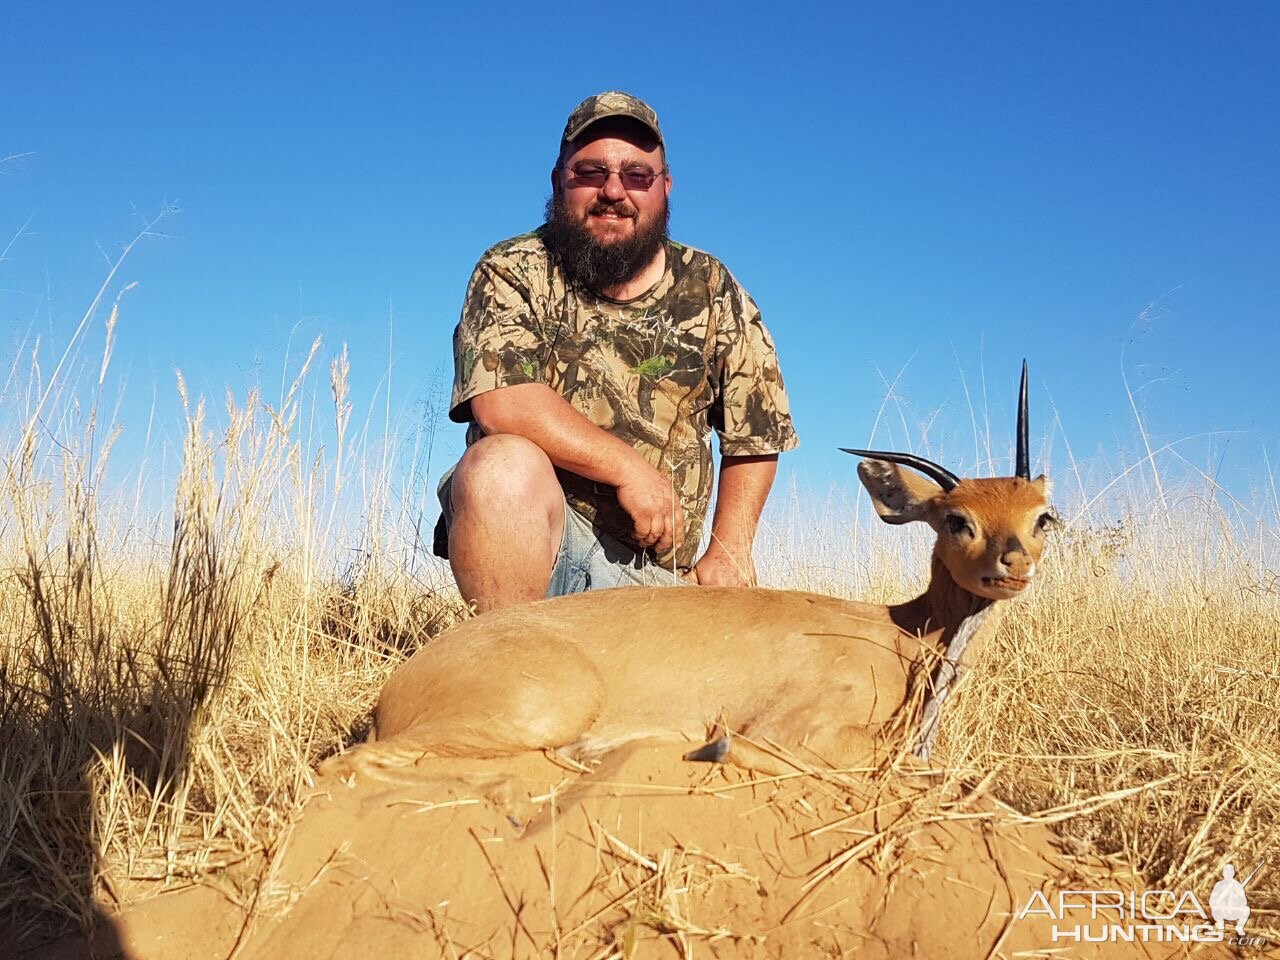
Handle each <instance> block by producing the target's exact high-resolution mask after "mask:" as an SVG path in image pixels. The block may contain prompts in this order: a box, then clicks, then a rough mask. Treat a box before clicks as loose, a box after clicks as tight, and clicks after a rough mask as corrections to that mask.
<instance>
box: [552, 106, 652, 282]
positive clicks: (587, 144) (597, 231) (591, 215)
mask: <svg viewBox="0 0 1280 960" xmlns="http://www.w3.org/2000/svg"><path fill="white" fill-rule="evenodd" d="M602 174H604V175H605V179H604V182H603V183H592V182H588V181H591V180H592V177H593V175H594V177H595V178H596V179H598V178H599V177H600V176H601V175H602ZM645 174H656V176H655V177H654V179H653V181H652V183H651V184H650V185H649V187H648V189H641V188H640V187H639V186H638V181H640V180H643V179H645V177H644V175H645ZM551 188H552V194H551V198H550V200H549V201H548V203H547V223H548V228H549V233H548V238H549V240H550V241H551V243H552V245H553V246H554V247H555V248H556V252H557V254H558V255H559V256H560V258H561V261H562V263H563V265H564V267H565V269H566V270H567V271H568V272H569V274H570V276H571V278H572V279H574V280H575V281H577V282H579V283H582V284H584V285H586V286H588V287H591V288H593V289H601V288H603V287H608V286H612V285H615V284H618V283H621V282H624V281H626V280H629V279H631V278H632V277H634V276H635V275H636V274H638V273H639V272H640V271H641V270H643V269H644V268H645V267H646V266H648V265H649V263H651V262H652V261H653V259H654V257H655V256H656V255H657V253H658V250H659V249H660V248H661V246H662V244H663V243H664V242H665V241H666V237H667V213H668V210H667V195H668V194H669V193H670V191H671V176H670V174H669V173H667V172H665V171H664V169H663V152H662V147H661V146H659V145H658V144H657V142H656V141H654V140H653V138H652V136H651V135H649V134H648V132H647V131H645V130H644V128H643V127H640V126H639V125H638V124H635V123H633V122H630V121H625V120H623V121H616V122H615V121H613V120H602V121H600V122H598V123H595V124H593V125H592V126H591V127H590V128H589V129H588V130H587V131H586V134H585V136H584V137H582V138H580V139H579V140H577V141H574V142H573V143H572V144H570V145H569V146H568V147H566V148H565V150H564V152H563V154H562V159H561V162H560V164H559V165H558V166H557V167H556V169H555V170H553V171H552V174H551Z"/></svg>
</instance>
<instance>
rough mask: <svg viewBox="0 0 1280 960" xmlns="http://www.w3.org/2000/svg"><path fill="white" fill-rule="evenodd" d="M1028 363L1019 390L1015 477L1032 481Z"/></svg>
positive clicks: (1024, 364) (1023, 371)
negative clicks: (1028, 439)
mask: <svg viewBox="0 0 1280 960" xmlns="http://www.w3.org/2000/svg"><path fill="white" fill-rule="evenodd" d="M1029 447H1030V444H1029V443H1027V361H1026V360H1025V359H1024V360H1023V361H1022V385H1021V386H1020V387H1019V388H1018V466H1017V470H1016V471H1015V475H1016V476H1019V477H1021V478H1022V479H1023V480H1030V479H1031V462H1030V457H1029V456H1028V454H1027V450H1028V448H1029Z"/></svg>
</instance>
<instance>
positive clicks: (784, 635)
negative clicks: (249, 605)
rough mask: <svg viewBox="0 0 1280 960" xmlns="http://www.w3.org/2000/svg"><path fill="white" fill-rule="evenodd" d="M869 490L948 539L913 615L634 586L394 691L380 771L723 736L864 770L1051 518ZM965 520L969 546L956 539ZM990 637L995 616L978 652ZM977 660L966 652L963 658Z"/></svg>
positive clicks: (505, 633)
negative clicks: (412, 763)
mask: <svg viewBox="0 0 1280 960" xmlns="http://www.w3.org/2000/svg"><path fill="white" fill-rule="evenodd" d="M859 475H860V476H861V477H862V480H863V483H864V485H865V486H866V487H867V489H868V491H869V492H870V493H871V494H872V498H873V500H874V501H875V503H876V508H877V510H878V511H880V513H881V516H883V517H884V518H885V519H886V520H887V521H888V522H897V523H900V522H906V521H908V520H921V521H923V522H926V523H929V524H930V526H932V527H933V528H934V529H935V530H936V531H937V532H938V541H937V545H936V547H935V550H934V561H933V575H932V578H931V581H930V584H929V587H928V589H927V590H926V591H925V593H923V594H922V595H921V596H919V597H917V598H915V599H914V600H911V601H908V602H906V603H903V604H898V605H896V606H880V605H875V604H867V603H857V602H853V601H846V600H839V599H835V598H832V597H826V596H820V595H817V594H812V593H801V592H796V591H783V590H765V589H745V588H743V589H738V588H726V587H698V588H664V589H648V588H641V587H637V588H629V589H620V590H606V591H598V592H593V593H585V594H578V595H575V596H569V597H559V598H556V599H554V600H544V601H539V602H537V603H531V604H526V605H523V606H519V607H515V608H510V609H506V610H501V611H496V612H493V613H488V614H485V615H484V616H481V617H477V618H475V619H472V620H468V621H465V622H463V623H461V624H459V625H457V626H456V627H454V628H453V629H451V630H449V631H447V632H446V633H445V634H443V635H441V636H440V637H438V638H436V639H435V640H433V641H432V642H431V643H429V644H427V645H426V646H425V647H423V648H422V649H421V650H420V651H419V652H418V653H417V654H415V655H414V656H413V657H412V658H411V659H410V660H409V661H408V662H406V663H405V664H404V665H403V666H402V667H401V668H400V669H399V670H397V671H396V673H395V674H394V675H393V676H392V677H391V679H390V680H389V681H388V682H387V684H386V687H385V688H384V689H383V691H382V696H381V698H380V700H379V702H378V707H377V713H376V726H377V736H378V739H379V741H380V742H379V744H378V745H377V747H378V748H384V750H385V752H384V753H383V754H382V755H383V756H384V757H385V758H387V760H388V762H395V761H394V760H393V759H392V758H393V757H394V756H399V757H405V756H410V757H412V756H415V755H422V754H427V755H434V756H473V757H488V756H502V755H507V754H514V753H519V752H523V751H527V750H539V749H542V750H557V751H560V752H561V753H563V754H564V755H566V756H577V757H590V756H592V755H598V754H601V753H604V752H607V751H608V750H611V749H613V748H614V747H617V746H618V745H620V744H622V743H626V742H628V741H632V740H638V739H643V738H649V737H655V736H656V737H666V738H670V739H673V740H684V741H688V742H691V743H696V742H699V741H702V740H704V739H706V738H707V737H709V736H710V735H712V733H713V732H714V731H715V730H716V728H717V724H718V723H722V724H723V726H724V727H726V728H728V729H729V730H731V731H734V732H735V733H738V734H742V735H744V736H745V737H746V738H747V739H749V740H750V741H754V743H755V744H757V745H760V746H766V747H767V746H769V745H775V744H776V745H778V746H780V747H782V748H784V749H785V750H790V751H795V752H797V753H798V755H799V756H800V757H801V758H804V759H811V760H812V759H818V760H823V761H826V762H830V763H832V764H835V765H853V764H856V763H860V762H865V761H866V760H867V757H868V753H869V751H870V746H871V744H872V743H873V738H874V736H875V735H876V734H877V733H878V732H881V731H882V730H883V729H885V727H886V724H887V723H888V722H889V721H890V720H892V719H894V717H895V714H897V713H898V711H899V710H900V708H901V707H902V706H903V704H904V702H905V701H906V700H907V698H908V688H909V685H910V683H911V679H912V676H913V672H914V668H915V666H916V665H917V664H919V663H921V661H922V660H924V659H926V658H927V657H928V656H929V655H930V654H935V653H940V652H945V648H946V644H947V642H948V641H949V639H950V636H951V634H952V633H953V632H954V631H955V630H956V628H957V627H958V626H959V625H960V623H961V621H963V620H964V618H965V617H968V616H970V615H972V614H973V613H975V612H977V611H979V610H982V609H984V608H985V607H987V606H989V605H990V604H991V603H992V602H993V601H995V600H999V599H1003V598H1005V597H1008V596H1013V595H1015V594H1016V593H1018V592H1020V591H1021V589H1023V588H1024V587H1025V584H1023V586H1020V587H1017V588H1016V589H1015V588H1013V587H1011V586H1009V585H1008V583H1009V581H1008V580H1007V578H1009V577H1012V578H1015V580H1030V579H1031V578H1032V577H1034V567H1035V564H1036V563H1038V561H1039V559H1040V555H1041V552H1042V551H1043V548H1044V529H1043V528H1044V527H1045V526H1046V524H1045V523H1043V522H1042V521H1041V518H1042V517H1043V516H1044V514H1045V513H1046V511H1047V507H1048V505H1047V502H1046V500H1045V491H1046V481H1045V479H1044V478H1043V477H1041V478H1038V479H1036V480H1034V481H1026V480H1019V479H1013V478H996V479H991V480H965V481H963V482H962V483H961V484H960V485H959V486H957V487H956V488H955V489H954V490H952V491H951V492H950V493H943V491H942V490H941V489H940V488H939V487H937V486H936V485H935V484H933V483H932V482H931V481H928V480H924V479H922V478H921V477H919V476H916V475H915V474H912V473H908V472H906V471H905V470H903V469H902V468H900V467H898V466H896V465H894V464H889V463H886V462H884V461H875V460H864V461H863V462H862V463H861V464H860V465H859ZM955 516H961V517H963V518H964V520H965V522H966V523H967V524H969V525H970V528H971V530H972V534H971V533H970V532H969V530H966V531H962V532H960V533H956V532H954V531H952V530H951V529H950V524H951V522H952V521H949V519H948V518H949V517H955ZM984 577H995V578H1006V579H1004V580H997V581H996V582H995V583H994V584H993V583H990V582H987V581H984V580H983V578H984ZM993 612H994V611H993ZM994 626H995V617H990V616H989V617H987V618H986V619H985V620H984V621H983V623H982V627H981V628H980V630H979V634H980V636H979V637H978V638H975V639H977V640H979V641H981V640H984V639H985V638H986V637H987V636H989V635H990V633H991V632H992V631H993V630H994ZM981 645H982V644H981V642H973V641H971V642H970V644H969V647H968V649H967V650H966V659H968V658H969V657H971V656H973V655H974V651H975V648H980V647H981ZM899 719H900V718H899ZM384 745H385V746H384ZM370 749H373V748H370ZM734 752H737V753H738V757H737V760H738V762H741V763H749V765H751V766H753V767H757V768H759V767H761V766H766V767H767V766H768V763H767V762H766V758H767V756H768V754H769V750H767V749H766V750H764V751H759V750H750V751H749V750H746V749H737V750H736V751H735V750H730V756H729V757H726V759H733V756H732V754H733V753H734ZM748 754H749V755H748Z"/></svg>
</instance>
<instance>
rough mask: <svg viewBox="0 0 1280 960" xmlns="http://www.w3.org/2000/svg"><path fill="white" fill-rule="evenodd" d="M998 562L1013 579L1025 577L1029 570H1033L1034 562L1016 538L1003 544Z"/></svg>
mask: <svg viewBox="0 0 1280 960" xmlns="http://www.w3.org/2000/svg"><path fill="white" fill-rule="evenodd" d="M1000 562H1001V563H1002V564H1004V566H1005V568H1006V569H1007V570H1008V571H1009V573H1010V574H1012V575H1013V576H1015V577H1022V576H1025V575H1026V574H1027V573H1028V572H1029V570H1032V569H1034V568H1035V564H1034V562H1033V561H1032V560H1031V557H1030V556H1029V555H1028V554H1027V551H1026V549H1025V548H1024V547H1023V546H1022V543H1021V542H1020V541H1019V540H1018V539H1017V538H1014V539H1011V540H1010V541H1009V542H1008V543H1006V544H1005V547H1004V550H1003V551H1002V552H1001V554H1000Z"/></svg>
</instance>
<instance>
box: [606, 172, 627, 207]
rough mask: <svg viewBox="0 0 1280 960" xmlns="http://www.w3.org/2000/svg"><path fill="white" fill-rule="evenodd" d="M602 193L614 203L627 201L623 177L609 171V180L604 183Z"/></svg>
mask: <svg viewBox="0 0 1280 960" xmlns="http://www.w3.org/2000/svg"><path fill="white" fill-rule="evenodd" d="M600 192H601V194H603V195H604V197H605V199H607V200H609V201H611V202H613V203H617V202H618V201H619V200H625V199H627V191H626V190H625V189H624V188H623V186H622V175H621V174H619V173H618V172H616V171H614V170H610V171H609V179H608V180H606V181H605V182H604V186H603V187H601V188H600Z"/></svg>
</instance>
